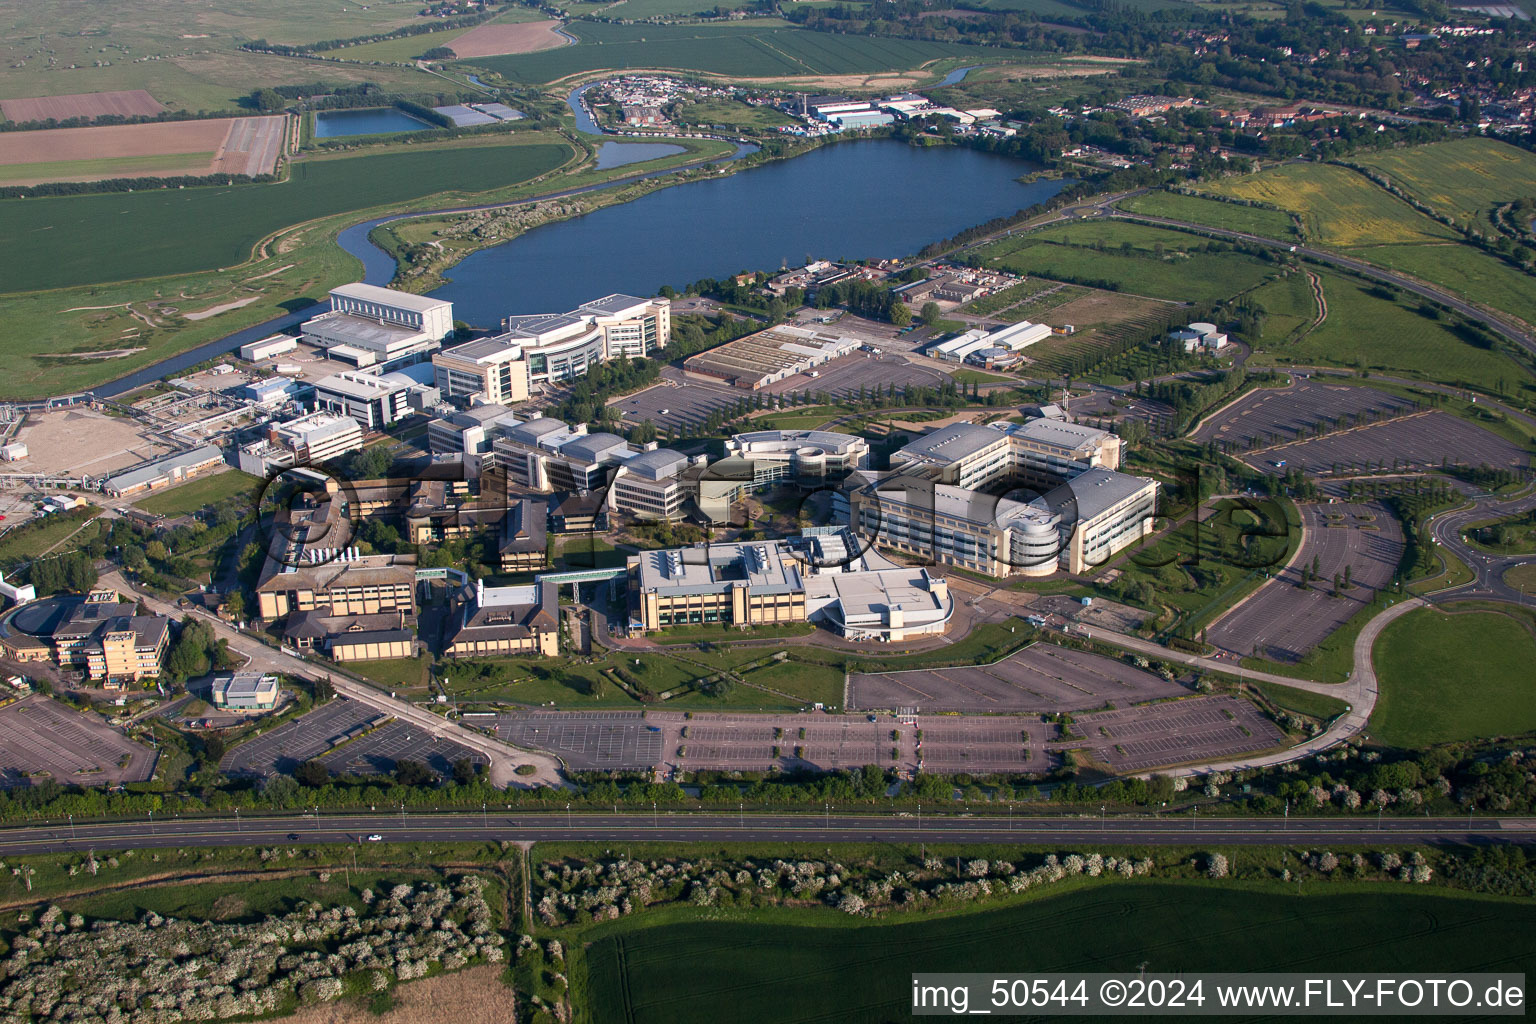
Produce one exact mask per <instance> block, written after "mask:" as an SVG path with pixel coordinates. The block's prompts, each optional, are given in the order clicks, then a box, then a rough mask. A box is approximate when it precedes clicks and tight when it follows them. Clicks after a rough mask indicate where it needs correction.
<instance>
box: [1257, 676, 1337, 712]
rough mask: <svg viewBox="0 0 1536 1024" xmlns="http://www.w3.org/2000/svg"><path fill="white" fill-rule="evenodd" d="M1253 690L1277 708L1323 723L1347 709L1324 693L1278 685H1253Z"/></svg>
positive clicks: (1335, 698) (1334, 698)
mask: <svg viewBox="0 0 1536 1024" xmlns="http://www.w3.org/2000/svg"><path fill="white" fill-rule="evenodd" d="M1253 688H1254V689H1256V690H1258V691H1259V692H1260V693H1262V694H1263V695H1264V696H1265V697H1266V698H1267V699H1268V700H1269V701H1270V702H1271V703H1273V704H1275V705H1276V706H1277V707H1280V708H1284V709H1285V710H1286V711H1294V712H1296V713H1297V714H1300V715H1309V716H1311V717H1312V718H1320V719H1323V720H1325V721H1326V720H1328V719H1330V718H1333V717H1334V716H1336V715H1342V714H1343V713H1344V711H1345V709H1346V708H1347V707H1348V705H1347V704H1345V703H1344V702H1343V701H1342V700H1339V698H1337V697H1330V696H1328V695H1327V694H1326V693H1313V692H1312V691H1311V690H1298V689H1296V687H1294V686H1283V685H1281V684H1280V683H1254V684H1253Z"/></svg>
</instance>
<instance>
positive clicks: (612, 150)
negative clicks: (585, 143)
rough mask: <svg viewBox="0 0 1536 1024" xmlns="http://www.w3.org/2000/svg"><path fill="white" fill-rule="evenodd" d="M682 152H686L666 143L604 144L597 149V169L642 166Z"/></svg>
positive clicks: (681, 148) (679, 147)
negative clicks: (648, 161) (632, 165)
mask: <svg viewBox="0 0 1536 1024" xmlns="http://www.w3.org/2000/svg"><path fill="white" fill-rule="evenodd" d="M682 152H686V150H685V149H684V148H683V147H682V146H674V145H671V144H670V143H666V142H605V143H603V144H602V145H601V146H598V147H597V169H598V170H600V171H606V170H608V169H609V168H610V167H628V166H629V165H630V164H643V163H645V162H646V161H647V160H657V159H660V158H661V157H664V156H675V155H677V154H678V153H682Z"/></svg>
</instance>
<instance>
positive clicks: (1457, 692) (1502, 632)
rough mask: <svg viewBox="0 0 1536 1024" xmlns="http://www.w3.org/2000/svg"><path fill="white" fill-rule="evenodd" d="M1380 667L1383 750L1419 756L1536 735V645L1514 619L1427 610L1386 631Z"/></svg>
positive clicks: (1375, 724)
mask: <svg viewBox="0 0 1536 1024" xmlns="http://www.w3.org/2000/svg"><path fill="white" fill-rule="evenodd" d="M1373 660H1374V662H1375V665H1376V675H1377V677H1378V679H1379V681H1380V685H1381V695H1380V697H1379V698H1378V699H1377V702H1376V709H1375V711H1373V712H1372V713H1371V734H1372V736H1373V737H1374V738H1375V739H1376V740H1377V741H1378V742H1381V743H1386V744H1389V745H1391V746H1397V747H1407V748H1418V747H1425V746H1429V745H1430V744H1433V743H1453V742H1456V741H1460V740H1474V739H1482V738H1486V737H1490V736H1519V735H1522V734H1524V733H1528V732H1531V731H1533V730H1536V676H1533V675H1532V674H1531V665H1532V664H1533V663H1536V641H1533V640H1532V638H1531V634H1530V631H1529V630H1527V629H1526V628H1525V626H1523V625H1522V624H1521V623H1520V622H1519V621H1517V620H1516V619H1514V618H1511V617H1509V616H1506V615H1502V614H1499V613H1497V612H1483V611H1477V612H1466V613H1459V614H1450V613H1447V612H1443V611H1440V610H1438V609H1431V608H1421V609H1419V610H1417V611H1413V612H1409V613H1408V614H1407V615H1405V616H1403V617H1402V618H1401V619H1398V620H1397V621H1396V622H1394V623H1392V624H1391V625H1390V626H1388V627H1387V628H1386V630H1385V631H1384V632H1383V633H1382V635H1381V638H1380V639H1379V640H1378V641H1377V644H1376V650H1375V652H1374V658H1373Z"/></svg>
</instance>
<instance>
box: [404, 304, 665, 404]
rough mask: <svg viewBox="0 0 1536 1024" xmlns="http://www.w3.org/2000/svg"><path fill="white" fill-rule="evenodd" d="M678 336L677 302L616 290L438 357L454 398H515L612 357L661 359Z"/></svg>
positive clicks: (510, 321) (511, 324)
mask: <svg viewBox="0 0 1536 1024" xmlns="http://www.w3.org/2000/svg"><path fill="white" fill-rule="evenodd" d="M671 337H672V303H671V301H670V300H668V299H642V298H638V297H636V296H633V295H608V296H605V297H603V298H601V299H596V300H594V301H592V302H588V303H585V304H584V305H581V306H578V307H577V308H576V309H573V310H571V311H570V312H568V313H536V314H531V315H526V316H509V317H506V318H505V319H503V320H502V333H501V334H497V335H495V336H493V337H489V338H481V339H478V340H476V341H471V342H467V343H466V344H463V345H456V346H454V347H453V348H450V349H447V350H446V351H443V352H440V353H438V354H437V355H436V356H434V357H433V358H432V364H433V366H435V367H436V368H437V374H438V376H437V386H438V387H439V388H440V389H441V390H442V393H443V395H444V397H447V398H470V397H473V396H475V395H477V394H478V395H480V396H482V399H481V400H482V401H488V402H497V403H503V404H505V403H513V402H520V401H523V400H524V399H526V398H527V397H528V395H529V393H530V390H531V389H532V388H533V387H535V386H538V385H543V384H546V383H555V382H559V381H564V380H571V379H573V378H575V377H580V376H582V375H583V374H585V373H586V372H587V370H589V369H591V368H592V367H594V366H596V365H598V364H599V363H602V362H605V361H607V360H610V359H618V358H620V357H628V358H632V359H633V358H641V357H648V356H653V355H655V354H656V353H657V352H659V351H660V350H661V349H664V348H666V346H667V342H668V341H669V340H670V339H671Z"/></svg>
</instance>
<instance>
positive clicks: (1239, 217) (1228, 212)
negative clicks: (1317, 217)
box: [1119, 192, 1296, 239]
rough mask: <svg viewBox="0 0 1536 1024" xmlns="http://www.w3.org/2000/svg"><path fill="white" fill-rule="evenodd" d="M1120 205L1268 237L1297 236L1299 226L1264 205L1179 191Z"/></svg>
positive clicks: (1148, 195) (1134, 198)
mask: <svg viewBox="0 0 1536 1024" xmlns="http://www.w3.org/2000/svg"><path fill="white" fill-rule="evenodd" d="M1119 206H1120V208H1121V209H1122V210H1125V211H1126V212H1127V213H1144V214H1146V215H1147V216H1148V217H1166V218H1167V219H1169V220H1182V221H1188V222H1189V223H1191V224H1209V225H1210V226H1211V227H1216V228H1225V229H1226V230H1228V231H1242V232H1244V233H1245V234H1250V235H1263V236H1265V237H1266V238H1280V239H1287V238H1294V237H1296V225H1295V222H1294V221H1292V220H1291V217H1290V215H1289V214H1286V213H1282V212H1280V211H1279V210H1270V209H1267V208H1265V207H1262V206H1240V205H1238V204H1237V203H1224V202H1221V201H1220V200H1218V199H1202V198H1200V197H1199V196H1186V195H1183V194H1181V193H1178V192H1146V193H1143V194H1142V195H1139V196H1132V197H1131V198H1129V199H1123V200H1121V201H1120V203H1119Z"/></svg>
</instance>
